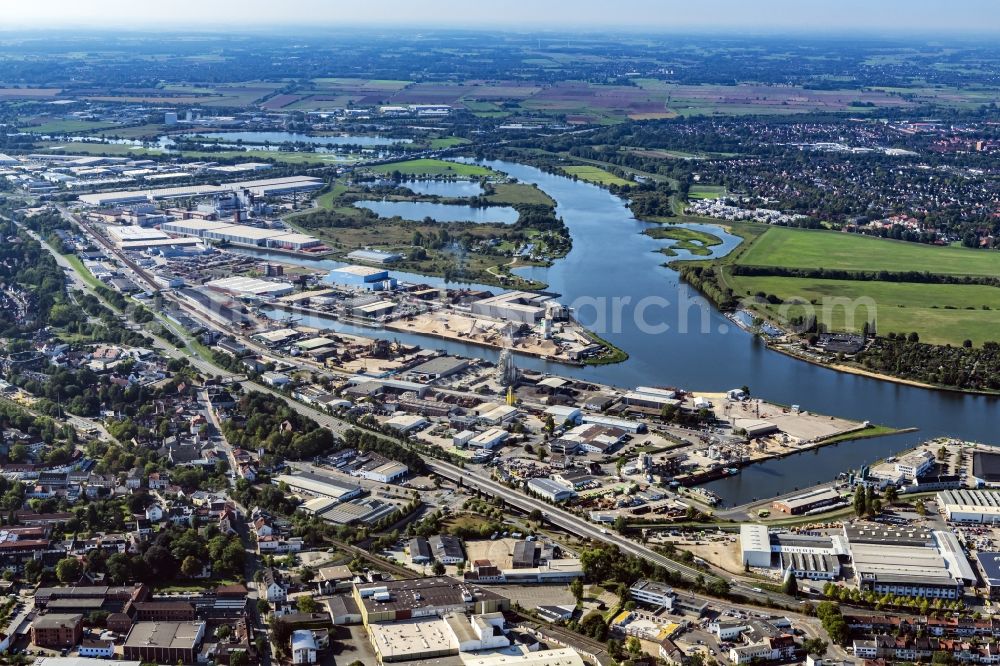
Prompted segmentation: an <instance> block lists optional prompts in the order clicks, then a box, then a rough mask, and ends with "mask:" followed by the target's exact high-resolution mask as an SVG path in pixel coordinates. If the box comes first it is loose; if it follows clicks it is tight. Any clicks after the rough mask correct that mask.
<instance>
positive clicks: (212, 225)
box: [160, 219, 325, 251]
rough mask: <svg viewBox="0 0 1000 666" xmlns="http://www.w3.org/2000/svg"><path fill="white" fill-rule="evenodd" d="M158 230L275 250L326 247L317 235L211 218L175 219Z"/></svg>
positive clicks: (303, 249)
mask: <svg viewBox="0 0 1000 666" xmlns="http://www.w3.org/2000/svg"><path fill="white" fill-rule="evenodd" d="M160 229H161V230H162V231H164V232H166V233H168V234H173V235H175V236H193V237H195V238H201V239H204V240H214V241H219V242H224V243H233V244H235V245H249V246H252V247H268V248H273V249H278V250H294V251H305V250H315V249H318V248H322V247H325V246H324V245H323V243H322V242H320V241H319V239H317V238H314V237H312V236H309V235H307V234H300V233H293V232H290V231H288V230H287V229H262V228H260V227H251V226H248V225H246V224H230V223H228V222H215V221H213V220H198V219H190V220H174V221H173V222H165V223H163V224H161V225H160Z"/></svg>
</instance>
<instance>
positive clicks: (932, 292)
mask: <svg viewBox="0 0 1000 666" xmlns="http://www.w3.org/2000/svg"><path fill="white" fill-rule="evenodd" d="M731 283H732V286H733V287H734V288H736V289H737V290H738V295H739V296H740V297H741V298H747V297H752V296H753V295H754V294H757V293H760V292H763V293H765V294H769V295H774V296H777V297H779V298H780V299H781V300H783V301H785V302H786V303H790V302H794V301H796V300H798V301H801V302H804V303H808V304H810V305H807V306H803V305H772V304H757V307H764V308H765V310H766V311H767V313H768V314H770V315H771V316H774V317H776V318H778V319H779V320H780V319H782V318H786V317H798V316H801V315H803V314H805V313H807V312H810V313H815V314H816V317H817V320H818V321H820V322H822V323H824V324H826V325H827V327H829V329H830V330H834V331H844V330H849V331H854V332H860V331H861V328H862V326H864V323H865V321H866V320H867V319H868V318H869V317H870V318H873V319H874V320H875V322H876V331H877V332H878V333H879V335H886V334H888V333H890V332H891V333H910V332H911V331H916V332H917V333H918V334H919V335H920V340H921V341H922V342H929V343H932V344H939V345H944V344H950V345H953V346H959V345H961V344H962V343H963V341H965V340H972V342H973V344H975V345H981V344H982V343H983V342H986V341H1000V289H998V288H996V287H988V286H984V285H953V284H916V283H905V282H860V281H852V280H821V279H813V278H787V277H774V276H764V277H747V276H735V277H732V278H731ZM835 299H841V300H840V301H839V303H840V304H837V303H838V301H837V300H835ZM845 299H846V300H845ZM861 299H865V301H862V300H861ZM867 299H871V301H873V302H874V308H873V309H871V310H870V309H869V307H867V305H865V302H866V301H867ZM848 301H852V302H854V304H855V306H851V307H847V306H845V305H843V303H846V302H848ZM812 303H815V305H811V304H812ZM824 303H826V304H827V308H826V309H824V308H823V304H824ZM852 307H853V309H852ZM984 308H988V309H984ZM869 312H870V314H869Z"/></svg>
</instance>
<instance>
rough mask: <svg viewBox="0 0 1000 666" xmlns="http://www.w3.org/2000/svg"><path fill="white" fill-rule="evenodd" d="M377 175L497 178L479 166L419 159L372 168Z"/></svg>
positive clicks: (491, 172) (492, 172)
mask: <svg viewBox="0 0 1000 666" xmlns="http://www.w3.org/2000/svg"><path fill="white" fill-rule="evenodd" d="M371 170H372V171H374V172H375V173H393V172H394V171H398V172H399V173H401V174H403V175H405V176H429V177H433V176H461V177H464V178H478V177H480V176H495V175H496V173H495V172H494V171H491V170H490V169H487V168H486V167H481V166H479V165H477V164H461V163H459V162H449V161H447V160H433V159H419V160H406V161H403V162H392V163H391V164H380V165H378V166H375V167H372V168H371Z"/></svg>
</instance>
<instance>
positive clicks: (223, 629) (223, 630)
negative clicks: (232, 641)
mask: <svg viewBox="0 0 1000 666" xmlns="http://www.w3.org/2000/svg"><path fill="white" fill-rule="evenodd" d="M231 633H233V630H232V628H230V626H229V625H228V624H220V625H219V626H218V628H216V630H215V636H216V637H217V638H221V639H226V638H229V635H230V634H231Z"/></svg>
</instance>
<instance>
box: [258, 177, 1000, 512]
mask: <svg viewBox="0 0 1000 666" xmlns="http://www.w3.org/2000/svg"><path fill="white" fill-rule="evenodd" d="M484 164H485V166H489V167H491V168H493V169H496V170H498V171H502V172H504V173H507V174H509V175H511V176H514V177H516V178H517V179H518V180H519V181H520V182H523V183H534V184H536V185H538V187H539V188H541V189H542V190H543V191H544V192H546V193H547V194H548V195H549V196H551V197H552V198H553V199H554V200H555V201H556V202H557V213H558V215H560V216H561V217H562V218H563V219H564V220H565V222H566V224H567V226H568V227H569V229H570V233H571V234H572V237H573V249H572V250H571V251H570V253H569V254H568V255H567V256H566V257H565V258H564V259H560V260H558V261H556V262H555V263H554V265H552V266H551V267H547V268H530V269H525V270H522V271H521V274H522V275H525V276H528V277H532V278H536V279H539V280H542V281H544V282H546V283H548V284H549V290H551V291H554V292H556V293H559V294H561V299H560V300H562V302H563V303H566V304H567V305H571V306H574V307H575V308H576V313H577V316H578V318H579V319H580V321H581V323H583V324H585V325H589V326H591V327H592V328H594V329H595V330H597V331H598V332H599V333H600V334H601V335H602V336H603V337H605V338H606V339H608V340H609V341H611V342H612V343H614V344H615V345H617V346H618V347H620V348H622V349H624V350H625V351H627V352H628V353H629V359H628V360H627V361H626V362H624V363H620V364H616V365H610V366H599V367H584V368H572V367H567V366H560V365H554V364H549V363H543V362H541V361H539V360H536V359H527V358H520V359H519V360H518V363H519V364H520V365H523V366H525V367H532V368H537V369H542V370H546V371H548V372H553V373H556V374H562V375H566V376H571V377H579V378H584V379H587V380H590V381H595V382H603V383H607V384H615V385H618V386H623V387H628V386H637V385H653V386H676V387H682V388H685V389H689V390H695V391H698V390H701V391H724V390H727V389H730V388H734V387H739V386H742V385H744V384H746V385H748V386H750V388H751V391H752V393H753V394H754V395H757V396H760V397H762V398H765V399H767V400H770V401H773V402H777V403H782V404H798V405H801V407H802V409H806V410H809V411H814V412H819V413H824V414H831V415H836V416H842V417H846V418H852V419H857V420H870V421H872V422H873V423H880V424H885V425H890V426H896V427H916V428H919V430H920V431H919V432H918V433H910V434H905V435H898V436H893V437H884V438H879V439H872V440H861V441H857V442H848V443H843V444H840V445H837V446H829V447H824V448H821V449H817V450H815V451H813V452H807V453H804V454H797V455H794V456H789V457H787V458H783V459H779V460H772V461H769V462H765V463H762V464H757V465H752V466H750V467H747V468H745V469H744V470H743V472H742V473H741V474H739V475H736V476H731V477H727V478H725V479H721V480H719V481H716V482H713V483H712V484H709V485H708V488H710V489H711V490H713V491H715V492H716V493H718V494H719V496H720V497H721V498H722V499H723V501H724V502H725V503H726V504H729V505H731V504H742V503H744V502H748V501H750V500H752V499H753V498H755V497H756V498H766V497H771V496H774V495H776V494H780V493H784V492H789V491H791V490H793V489H794V488H799V487H805V486H808V485H811V484H814V483H817V482H820V481H825V480H829V479H831V478H833V477H834V476H836V474H837V473H838V472H840V471H843V470H846V469H848V468H856V467H859V466H860V465H862V464H865V463H868V462H872V461H873V460H875V459H877V458H880V457H884V456H886V455H891V454H892V453H894V452H896V451H898V450H900V449H903V448H906V447H909V446H912V445H914V444H916V443H918V442H919V441H922V440H924V439H928V438H931V437H934V436H940V435H949V436H955V437H960V438H964V439H969V440H975V441H982V442H990V443H992V441H993V440H994V438H995V437H996V434H995V433H996V423H997V420H998V417H1000V399H998V398H995V397H989V396H976V395H965V394H960V393H952V392H946V391H935V390H927V389H921V388H916V387H911V386H905V385H901V384H895V383H891V382H885V381H880V380H877V379H871V378H867V377H862V376H858V375H851V374H846V373H841V372H836V371H834V370H830V369H828V368H824V367H820V366H816V365H812V364H809V363H805V362H803V361H798V360H796V359H793V358H790V357H788V356H785V355H783V354H779V353H778V352H775V351H771V350H770V349H768V348H767V347H766V346H765V345H764V344H763V342H761V341H760V340H759V339H758V338H756V337H755V336H753V335H751V334H749V333H747V332H745V331H743V330H741V329H739V328H737V327H736V326H734V325H733V324H732V323H731V322H730V321H729V320H728V319H726V318H725V317H724V316H723V315H722V314H721V313H719V312H718V311H716V310H715V309H714V308H712V307H711V306H710V305H708V303H707V302H705V300H704V299H702V298H701V297H700V296H699V295H697V294H696V293H694V292H693V291H692V290H691V289H690V288H688V287H687V286H686V285H684V284H682V283H681V282H680V280H679V277H678V275H677V273H676V272H675V271H673V270H670V269H667V268H664V267H663V266H662V264H663V263H664V262H665V261H666V260H667V257H665V256H664V255H663V254H661V253H659V252H656V250H657V249H658V248H661V247H663V246H665V245H667V244H669V241H657V240H654V239H652V238H650V237H648V236H645V235H643V234H642V233H641V232H642V231H643V230H644V229H646V228H648V227H649V226H650V225H649V224H647V223H644V222H640V221H638V220H636V219H635V218H634V217H633V216H632V215H631V213H630V212H629V210H628V208H626V207H625V205H624V202H623V201H622V200H621V199H620V198H619V197H617V196H615V195H612V194H611V193H609V192H607V191H606V190H603V189H601V188H599V187H597V186H595V185H590V184H588V183H584V182H582V181H573V180H572V179H570V178H566V177H563V176H557V175H553V174H549V173H545V172H543V171H541V170H540V169H536V168H534V167H530V166H525V165H521V164H514V163H510V162H499V161H498V162H486V163H484ZM694 227H695V228H700V229H705V230H708V231H710V232H711V233H714V234H715V235H717V236H720V237H721V238H723V241H724V242H723V244H722V245H720V246H716V247H715V248H712V249H713V250H714V251H715V254H716V256H718V254H721V253H725V252H728V251H730V250H731V249H732V247H734V246H735V245H736V243H737V242H738V239H735V238H734V237H733V236H730V235H729V234H725V233H724V232H722V231H721V230H720V229H719V228H717V227H714V226H704V225H694ZM678 254H679V255H683V253H682V252H679V253H678ZM273 258H274V259H275V260H278V261H282V260H288V257H287V256H285V258H284V259H282V258H281V255H274V256H273ZM330 263H335V262H330ZM340 265H342V264H340ZM397 276H399V277H400V278H401V279H415V280H417V281H420V282H427V283H430V284H435V285H438V284H441V281H440V280H435V279H433V278H426V277H420V276H414V277H407V276H402V275H399V274H397ZM616 313H617V316H616ZM365 331H367V334H369V335H370V334H371V331H368V329H365ZM382 334H383V335H386V336H387V337H390V338H391V337H399V338H400V339H403V338H404V337H405V336H403V335H401V334H396V333H393V332H390V331H386V332H383V333H382ZM422 340H423V343H424V344H425V346H429V347H436V348H443V349H449V351H451V350H453V349H455V347H454V346H452V345H449V344H446V343H445V342H444V341H441V340H436V339H435V340H431V341H428V340H427V339H426V338H424V339H422ZM461 346H462V347H466V345H461ZM456 351H457V350H456ZM465 353H466V354H470V353H472V354H474V355H478V356H481V357H484V358H491V359H492V358H495V356H496V355H495V354H494V353H492V352H490V351H489V350H483V349H482V348H476V351H475V352H465Z"/></svg>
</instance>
